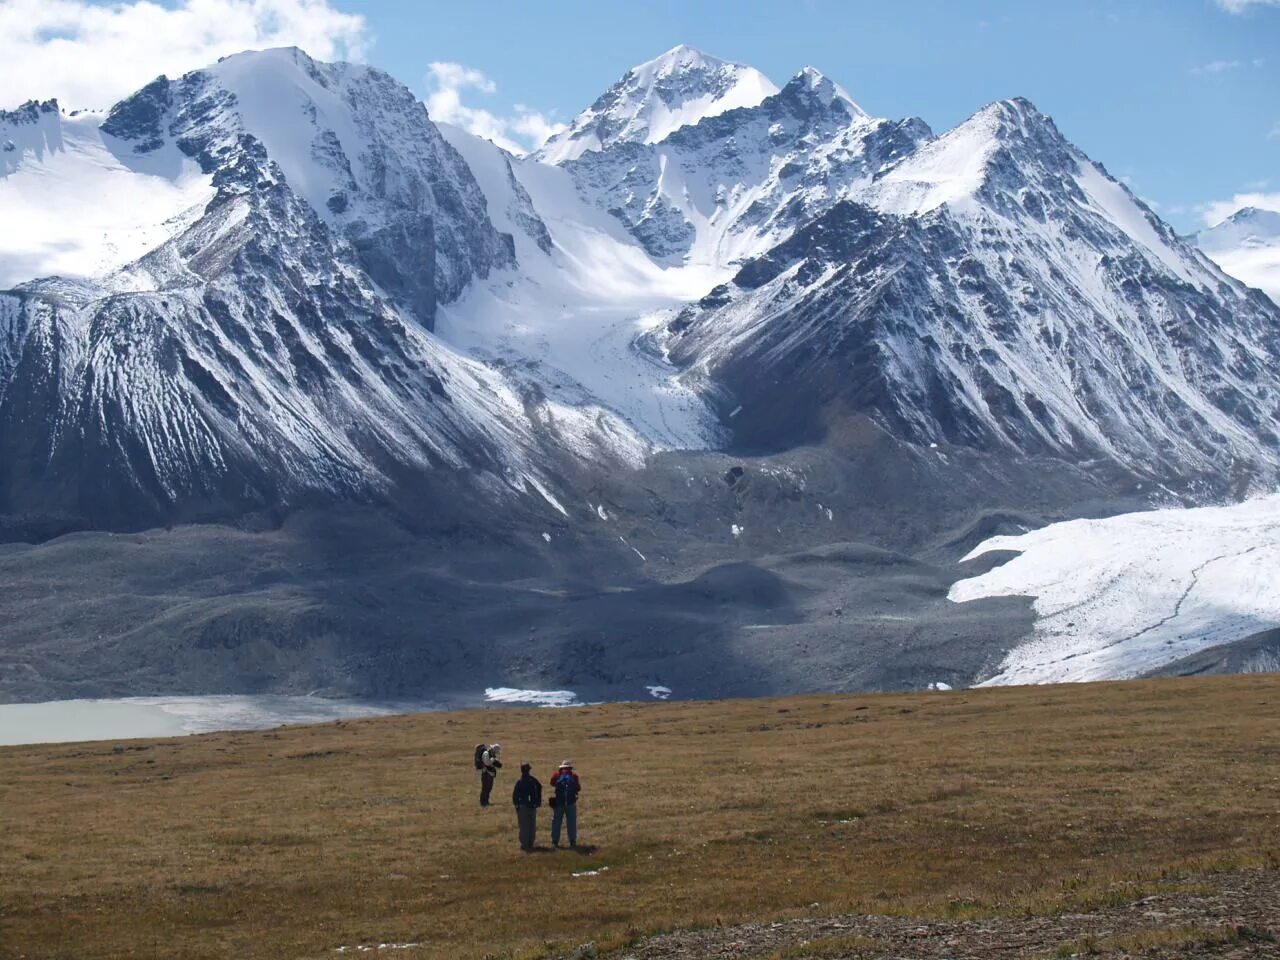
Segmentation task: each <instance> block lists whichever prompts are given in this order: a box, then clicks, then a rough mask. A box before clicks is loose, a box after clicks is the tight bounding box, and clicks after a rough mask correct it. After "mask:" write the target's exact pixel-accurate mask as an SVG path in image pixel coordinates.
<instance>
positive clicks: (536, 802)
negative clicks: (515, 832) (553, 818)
mask: <svg viewBox="0 0 1280 960" xmlns="http://www.w3.org/2000/svg"><path fill="white" fill-rule="evenodd" d="M511 802H512V803H513V804H514V805H515V806H517V807H532V808H533V809H535V810H536V809H538V807H540V806H542V782H541V781H540V780H539V779H538V778H537V777H535V776H534V775H533V774H531V773H526V774H524V775H522V776H521V777H520V779H519V780H517V781H516V785H515V787H514V788H513V789H512V791H511Z"/></svg>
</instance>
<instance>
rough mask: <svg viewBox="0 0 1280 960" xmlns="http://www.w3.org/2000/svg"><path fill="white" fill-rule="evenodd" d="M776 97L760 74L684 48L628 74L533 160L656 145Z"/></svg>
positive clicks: (563, 159) (773, 88) (774, 88)
mask: <svg viewBox="0 0 1280 960" xmlns="http://www.w3.org/2000/svg"><path fill="white" fill-rule="evenodd" d="M777 92H778V87H777V85H776V84H774V83H773V81H772V80H770V79H769V78H768V77H766V76H765V75H764V74H763V73H761V72H760V71H759V70H756V69H754V68H753V67H748V66H744V65H743V64H740V63H731V62H729V61H727V60H721V59H719V58H718V57H713V56H711V55H709V54H706V53H703V52H702V51H700V50H695V49H694V48H693V47H689V46H685V45H683V44H682V45H680V46H676V47H672V48H671V49H670V50H668V51H667V52H666V53H664V54H662V55H661V56H659V57H655V58H654V59H652V60H650V61H648V62H646V63H642V64H640V65H639V66H636V67H633V68H632V69H630V70H628V71H627V72H626V74H625V75H623V77H622V79H621V80H619V81H618V82H617V83H615V84H614V85H613V86H612V87H610V88H609V89H608V90H607V91H605V93H604V94H603V95H602V96H601V97H600V98H599V99H598V100H597V101H596V102H595V103H593V104H592V105H591V106H590V107H588V108H587V109H586V110H584V111H583V112H582V113H580V114H579V115H578V116H577V117H576V118H575V119H574V121H573V123H572V124H570V126H569V129H568V130H566V131H564V132H563V133H560V134H558V135H556V136H555V137H552V138H551V139H550V140H549V141H547V143H546V145H544V146H543V147H542V149H541V150H539V151H538V153H537V158H538V159H539V160H542V161H544V162H547V163H556V164H559V163H564V162H566V161H569V160H573V159H576V158H577V157H580V156H582V154H584V153H586V152H588V151H593V150H601V149H604V148H605V147H608V146H609V145H610V144H614V143H619V142H636V143H658V142H660V141H662V140H664V139H666V138H667V137H668V136H670V135H671V134H672V133H674V132H675V131H676V130H679V129H680V128H681V127H685V126H689V125H690V124H695V123H697V122H698V121H700V120H703V119H706V118H707V117H715V116H719V115H720V114H722V113H726V112H727V111H729V110H734V109H737V108H738V107H753V106H756V105H757V104H759V103H760V102H761V101H762V100H764V99H765V98H766V97H769V96H772V95H773V94H775V93H777Z"/></svg>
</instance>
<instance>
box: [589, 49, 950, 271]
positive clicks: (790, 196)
mask: <svg viewBox="0 0 1280 960" xmlns="http://www.w3.org/2000/svg"><path fill="white" fill-rule="evenodd" d="M931 136H932V135H931V133H930V132H929V128H928V126H927V125H925V123H924V122H923V121H921V120H917V119H911V120H906V121H903V122H900V123H895V122H891V121H888V120H875V119H872V118H870V117H868V116H867V114H866V113H865V112H864V111H863V110H862V108H861V107H859V106H858V105H857V104H856V103H854V102H853V100H852V99H850V97H849V96H848V94H846V93H845V92H844V91H842V90H841V89H840V88H839V87H837V86H836V85H835V84H834V83H832V82H831V80H829V79H828V78H826V77H824V76H823V75H822V74H820V73H818V72H817V71H816V70H813V69H812V68H806V69H805V70H802V71H801V72H800V73H799V74H797V75H796V76H795V77H794V78H793V79H792V80H791V81H790V82H789V83H788V84H787V85H786V86H785V87H784V88H783V89H782V90H781V91H779V92H778V93H776V94H774V95H772V96H769V97H766V98H765V99H764V100H763V101H762V102H760V103H759V104H755V105H752V106H748V107H740V108H737V109H734V110H730V111H727V112H724V113H721V114H718V115H716V116H714V117H709V118H707V119H704V120H701V121H700V122H698V123H696V124H691V125H688V126H684V127H681V128H679V129H677V130H675V131H674V132H672V133H671V134H669V135H668V136H667V137H666V138H665V139H663V140H661V141H659V142H657V143H644V142H638V141H624V142H621V143H617V144H614V145H612V146H610V147H609V148H608V149H604V150H598V151H593V152H588V153H583V154H582V155H581V156H579V157H577V158H576V159H573V160H572V161H567V162H565V164H564V165H565V167H566V169H568V170H569V172H570V173H571V174H572V175H573V177H574V179H575V181H576V182H577V184H578V186H579V189H580V190H581V191H582V192H583V194H584V196H586V197H587V198H588V199H590V200H591V201H592V202H594V203H596V204H597V205H599V206H600V207H601V208H603V209H605V210H608V211H609V212H610V213H611V214H613V215H614V216H616V217H617V218H618V219H619V220H621V221H622V223H623V224H624V225H625V226H626V228H627V229H628V230H629V231H630V232H631V234H632V235H633V236H635V237H636V239H637V240H638V241H639V242H640V243H641V244H642V245H643V246H644V248H645V249H646V250H647V251H648V252H649V253H650V254H651V255H652V256H654V257H656V258H658V259H659V260H661V261H663V262H665V263H673V264H676V263H683V262H685V261H692V262H697V263H723V262H735V261H739V260H742V259H744V258H746V257H749V256H752V255H755V254H759V253H762V252H763V251H765V250H767V249H768V248H769V247H770V246H771V245H772V244H774V243H777V242H779V241H780V240H783V239H785V238H786V237H787V236H789V235H790V233H791V232H792V231H793V230H795V229H796V227H797V226H799V225H800V224H802V223H804V222H805V221H806V220H808V219H811V218H812V217H814V216H816V215H817V214H819V213H821V212H822V211H823V210H825V209H826V208H827V207H829V206H830V205H831V204H832V203H835V202H836V201H837V200H838V199H839V198H840V197H841V196H843V195H845V194H846V193H847V192H848V191H849V190H851V189H853V188H854V187H856V186H857V185H860V184H862V183H865V182H867V181H869V180H870V179H871V177H872V176H874V175H875V174H876V173H877V172H878V171H879V170H880V169H881V168H883V167H884V166H885V165H886V164H888V163H891V162H893V161H895V160H898V159H900V158H902V157H903V156H906V155H908V154H910V153H912V152H913V151H914V150H915V149H916V148H917V147H918V146H919V145H920V144H921V143H922V142H925V141H927V140H928V139H929V138H930V137H931Z"/></svg>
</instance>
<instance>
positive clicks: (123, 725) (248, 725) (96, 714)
mask: <svg viewBox="0 0 1280 960" xmlns="http://www.w3.org/2000/svg"><path fill="white" fill-rule="evenodd" d="M438 708H439V705H436V704H431V703H410V702H379V701H365V700H328V699H325V698H323V697H285V696H271V695H261V696H256V695H249V696H241V695H227V696H205V697H128V698H126V699H121V700H55V701H51V702H48V703H12V704H0V746H3V745H14V744H20V743H65V742H69V741H77V740H124V739H132V738H138V737H172V736H183V735H186V734H192V733H210V732H212V731H215V730H267V729H270V728H272V727H278V726H282V725H284V724H294V723H327V722H331V721H333V720H347V719H354V718H358V717H378V716H390V715H393V714H403V713H418V712H422V711H425V710H431V709H438Z"/></svg>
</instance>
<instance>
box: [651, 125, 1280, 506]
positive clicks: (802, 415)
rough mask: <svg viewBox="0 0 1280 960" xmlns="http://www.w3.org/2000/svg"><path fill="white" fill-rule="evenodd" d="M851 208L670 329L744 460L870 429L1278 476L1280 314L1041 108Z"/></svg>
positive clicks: (1154, 467) (1166, 473) (971, 132)
mask: <svg viewBox="0 0 1280 960" xmlns="http://www.w3.org/2000/svg"><path fill="white" fill-rule="evenodd" d="M975 157H976V158H979V162H978V163H976V164H975V163H974V158H975ZM957 171H959V174H957ZM856 196H857V197H858V200H857V201H853V200H849V201H844V202H841V203H839V204H837V205H836V206H834V207H832V208H831V209H830V210H828V211H827V212H826V213H824V214H822V215H821V216H820V217H818V218H817V219H815V220H813V221H811V222H810V223H808V224H806V225H805V226H804V227H802V228H801V229H800V230H799V231H798V232H797V233H796V234H795V235H794V236H793V237H791V238H790V239H789V240H787V241H785V242H784V243H782V244H780V245H778V246H777V247H775V248H774V249H773V250H771V251H770V252H769V253H768V254H766V255H764V256H762V257H760V258H758V259H756V260H754V261H751V262H749V263H748V264H746V265H745V266H744V267H743V268H742V270H741V271H740V272H739V273H738V274H737V276H736V277H735V278H734V280H733V281H732V282H731V283H729V284H727V285H725V286H723V287H721V288H718V289H717V290H715V291H713V292H712V293H711V294H710V295H709V296H708V297H707V298H705V299H704V300H703V301H702V303H700V304H699V305H697V306H695V307H692V308H690V309H688V310H686V311H685V312H683V313H682V314H681V315H680V316H679V317H678V318H677V319H676V320H675V321H674V322H673V324H672V326H671V331H672V339H671V342H670V348H671V350H672V355H673V357H674V358H676V359H677V360H678V361H679V362H683V363H686V364H688V365H690V366H691V367H695V368H697V369H698V370H700V371H702V372H703V373H705V375H706V376H708V377H709V378H710V379H711V380H712V381H713V382H715V383H717V384H720V385H722V386H727V387H728V388H729V396H727V397H726V398H724V399H723V400H722V402H721V405H722V407H724V408H725V413H726V414H728V413H729V412H730V411H732V410H734V409H735V408H738V407H740V408H741V409H740V410H739V411H738V412H737V413H736V414H735V415H734V417H733V424H734V426H735V429H736V430H737V435H738V437H739V440H740V442H742V443H744V444H746V445H748V446H753V447H760V448H765V449H773V450H777V449H783V448H785V447H787V446H789V445H791V444H793V443H795V431H796V427H797V425H804V427H803V430H802V432H803V433H805V434H806V435H807V436H809V437H810V438H811V439H812V438H815V437H819V436H821V435H822V434H823V432H824V431H825V430H826V429H828V428H829V427H830V425H831V422H832V420H833V418H836V419H838V418H839V417H841V416H847V415H849V414H851V413H866V414H869V415H871V416H872V417H874V418H875V419H876V420H877V421H878V422H880V423H882V424H884V425H885V426H886V427H887V428H888V429H889V430H891V431H892V432H893V433H894V434H895V435H897V436H901V437H903V438H905V439H907V440H909V441H910V442H913V443H921V444H927V443H939V442H940V443H951V444H964V445H966V446H971V447H973V448H975V449H981V450H986V451H989V452H993V453H994V452H996V451H1001V450H1004V451H1008V452H1016V453H1035V454H1039V453H1047V454H1051V455H1054V456H1059V457H1063V458H1067V459H1071V460H1074V461H1086V460H1093V459H1106V460H1109V461H1112V462H1114V463H1117V464H1119V465H1120V466H1122V467H1123V468H1125V469H1126V470H1129V471H1132V472H1133V473H1135V474H1138V475H1141V476H1146V477H1155V478H1160V479H1164V480H1174V479H1177V480H1183V481H1187V480H1195V481H1199V482H1204V483H1206V484H1209V485H1210V486H1212V487H1215V488H1217V489H1219V490H1220V491H1228V490H1232V489H1236V488H1237V487H1238V485H1239V484H1240V483H1242V482H1244V483H1246V485H1247V482H1248V480H1247V478H1253V479H1256V480H1257V481H1258V482H1260V483H1261V482H1269V481H1270V479H1271V478H1273V477H1275V476H1276V469H1277V465H1280V440H1278V439H1277V438H1278V437H1280V419H1278V417H1280V409H1278V408H1277V405H1276V401H1277V397H1278V396H1280V394H1277V384H1276V382H1275V380H1274V377H1273V374H1272V371H1274V369H1276V363H1277V361H1278V360H1280V342H1278V341H1277V333H1278V332H1280V314H1277V311H1276V310H1274V309H1273V308H1272V305H1271V304H1270V303H1269V302H1268V301H1267V300H1266V299H1265V298H1264V297H1262V296H1261V295H1259V294H1258V293H1257V292H1256V291H1251V290H1249V289H1248V288H1246V287H1244V286H1243V285H1241V284H1239V283H1237V282H1235V281H1233V280H1231V279H1229V278H1227V277H1226V276H1225V275H1223V274H1222V273H1221V272H1220V271H1218V270H1217V269H1215V268H1214V266H1213V265H1212V264H1210V263H1209V262H1208V261H1207V260H1206V259H1205V258H1204V257H1203V256H1201V255H1200V254H1198V253H1197V252H1196V251H1195V250H1194V249H1193V248H1191V247H1189V246H1187V245H1186V244H1185V243H1183V242H1182V241H1181V240H1179V239H1178V238H1177V237H1176V236H1175V235H1174V234H1173V233H1172V231H1170V230H1169V229H1168V228H1167V227H1165V226H1164V225H1163V224H1161V223H1160V222H1159V221H1158V220H1157V219H1156V217H1155V216H1154V215H1153V214H1151V213H1150V211H1148V210H1147V209H1146V208H1145V207H1143V206H1142V205H1141V204H1140V203H1139V202H1138V201H1137V200H1136V199H1134V198H1133V197H1132V196H1131V195H1130V194H1129V193H1128V191H1126V190H1125V189H1124V188H1123V187H1122V186H1121V185H1120V184H1118V183H1116V182H1115V181H1113V180H1111V179H1110V178H1109V177H1108V176H1107V175H1106V174H1105V171H1103V170H1102V169H1101V168H1099V167H1097V166H1096V165H1095V164H1093V163H1092V162H1091V161H1090V160H1089V159H1088V158H1087V157H1085V156H1084V155H1083V154H1082V153H1080V152H1079V151H1078V150H1077V149H1075V148H1074V147H1072V146H1071V145H1070V144H1069V143H1067V142H1066V141H1065V140H1064V139H1063V138H1062V137H1061V135H1060V134H1059V133H1058V131H1057V129H1056V127H1054V125H1053V123H1052V121H1050V120H1049V119H1048V118H1047V117H1044V116H1043V115H1042V114H1040V113H1039V112H1038V111H1036V110H1035V108H1034V107H1032V106H1031V105H1030V104H1029V103H1027V102H1026V101H1009V102H1004V103H1000V104H996V105H993V106H992V107H990V108H988V109H986V110H984V111H982V112H981V113H979V114H977V115H976V116H975V117H974V118H972V119H971V120H970V121H968V122H967V123H966V124H964V125H962V126H961V127H959V128H957V129H956V130H955V131H952V132H951V133H949V134H948V135H947V136H946V137H944V138H942V139H941V140H939V141H936V142H933V143H930V144H928V145H927V146H925V147H923V148H922V149H921V150H920V151H919V152H918V153H916V154H913V155H911V156H909V157H907V158H906V159H904V160H903V161H901V162H900V163H898V164H895V165H892V166H890V167H888V168H887V169H885V170H883V171H881V172H880V173H879V174H878V175H877V176H876V177H875V178H874V179H873V180H872V182H871V183H869V184H868V185H867V186H866V187H864V188H863V189H861V190H860V191H858V192H857V194H856ZM797 384H804V389H799V390H798V389H796V385H797ZM1228 464H1230V465H1233V467H1232V469H1228V470H1225V471H1224V470H1223V467H1224V466H1225V465H1228ZM1236 492H1240V491H1239V489H1236Z"/></svg>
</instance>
